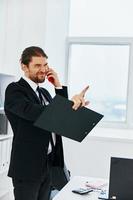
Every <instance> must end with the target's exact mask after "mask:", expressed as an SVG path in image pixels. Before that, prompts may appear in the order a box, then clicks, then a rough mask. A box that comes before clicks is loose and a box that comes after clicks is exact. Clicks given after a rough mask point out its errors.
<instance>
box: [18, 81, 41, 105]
mask: <svg viewBox="0 0 133 200" xmlns="http://www.w3.org/2000/svg"><path fill="white" fill-rule="evenodd" d="M18 84H19V85H20V86H21V87H23V89H24V90H25V91H27V94H28V95H29V96H30V97H31V95H32V96H33V97H34V99H35V100H36V101H37V102H38V103H39V104H40V101H39V99H38V96H37V95H36V93H35V92H34V90H33V89H32V88H31V87H30V85H29V84H28V83H27V82H26V81H25V80H24V79H23V78H21V79H20V80H19V81H18Z"/></svg>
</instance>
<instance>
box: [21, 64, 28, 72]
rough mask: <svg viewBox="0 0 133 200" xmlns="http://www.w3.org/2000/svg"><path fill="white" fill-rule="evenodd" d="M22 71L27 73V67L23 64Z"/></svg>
mask: <svg viewBox="0 0 133 200" xmlns="http://www.w3.org/2000/svg"><path fill="white" fill-rule="evenodd" d="M21 69H22V70H23V71H24V72H26V71H27V65H24V64H23V63H21Z"/></svg>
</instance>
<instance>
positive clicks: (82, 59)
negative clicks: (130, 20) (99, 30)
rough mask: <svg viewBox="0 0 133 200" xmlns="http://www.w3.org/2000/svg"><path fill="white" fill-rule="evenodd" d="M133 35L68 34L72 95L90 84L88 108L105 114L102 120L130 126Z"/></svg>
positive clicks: (69, 73)
mask: <svg viewBox="0 0 133 200" xmlns="http://www.w3.org/2000/svg"><path fill="white" fill-rule="evenodd" d="M132 48H133V39H129V38H127V39H126V38H123V39H122V38H121V39H118V38H69V40H68V49H67V50H68V54H67V56H68V58H69V59H68V63H67V67H68V79H67V82H68V85H69V93H70V96H72V95H73V94H74V93H77V92H78V91H80V90H81V89H82V88H84V87H85V86H86V85H90V90H89V91H88V92H87V95H86V98H87V99H88V100H89V101H90V105H89V108H91V109H93V110H96V111H98V112H100V113H102V114H104V119H103V122H104V123H103V124H107V125H108V126H109V125H111V127H112V126H114V124H115V127H116V126H118V124H119V127H120V125H121V126H125V127H127V124H128V127H130V126H131V124H132V122H133V120H132V119H133V118H132V117H133V115H132V113H131V112H132V111H131V110H132V108H131V104H132V103H131V102H132V101H133V98H132V96H131V95H129V93H132V91H131V87H130V84H132V83H131V81H129V77H130V76H131V77H130V80H131V79H133V78H132V71H133V70H132V56H131V54H132Z"/></svg>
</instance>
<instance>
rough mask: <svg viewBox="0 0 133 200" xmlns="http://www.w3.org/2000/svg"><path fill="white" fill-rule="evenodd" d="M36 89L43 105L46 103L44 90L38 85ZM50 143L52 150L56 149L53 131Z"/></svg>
mask: <svg viewBox="0 0 133 200" xmlns="http://www.w3.org/2000/svg"><path fill="white" fill-rule="evenodd" d="M36 90H37V92H38V95H39V100H40V103H41V104H42V105H45V102H44V100H43V95H44V94H42V91H41V89H40V87H39V86H37V89H36ZM50 143H51V146H52V151H53V150H54V142H53V138H52V133H51V134H50Z"/></svg>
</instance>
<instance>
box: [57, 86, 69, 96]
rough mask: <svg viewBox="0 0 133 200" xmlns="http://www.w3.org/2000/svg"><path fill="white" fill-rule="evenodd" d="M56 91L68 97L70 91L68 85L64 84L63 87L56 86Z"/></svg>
mask: <svg viewBox="0 0 133 200" xmlns="http://www.w3.org/2000/svg"><path fill="white" fill-rule="evenodd" d="M55 92H56V94H59V95H61V96H63V97H66V98H68V92H67V87H66V86H62V89H56V88H55Z"/></svg>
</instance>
